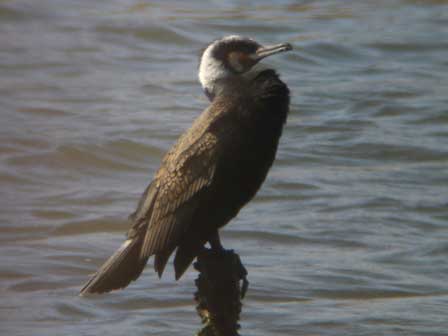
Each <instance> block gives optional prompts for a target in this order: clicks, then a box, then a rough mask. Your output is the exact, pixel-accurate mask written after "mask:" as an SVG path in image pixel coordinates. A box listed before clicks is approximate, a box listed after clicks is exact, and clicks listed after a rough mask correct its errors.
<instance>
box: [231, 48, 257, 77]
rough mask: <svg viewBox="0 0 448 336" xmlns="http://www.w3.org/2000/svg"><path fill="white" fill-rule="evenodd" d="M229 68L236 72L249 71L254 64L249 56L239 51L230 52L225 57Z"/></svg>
mask: <svg viewBox="0 0 448 336" xmlns="http://www.w3.org/2000/svg"><path fill="white" fill-rule="evenodd" d="M227 59H228V62H229V65H230V67H231V68H232V69H233V70H234V71H236V72H244V71H247V70H249V69H250V68H251V67H252V66H253V65H254V64H255V63H256V62H255V61H254V59H252V58H251V57H250V55H249V54H247V53H243V52H240V51H232V52H230V53H229V55H228V56H227Z"/></svg>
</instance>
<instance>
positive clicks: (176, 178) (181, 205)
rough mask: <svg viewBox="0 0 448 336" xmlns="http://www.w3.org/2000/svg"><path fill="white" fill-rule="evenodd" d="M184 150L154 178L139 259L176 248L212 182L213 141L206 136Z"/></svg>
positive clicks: (213, 164)
mask: <svg viewBox="0 0 448 336" xmlns="http://www.w3.org/2000/svg"><path fill="white" fill-rule="evenodd" d="M186 147H187V148H185V149H184V150H183V151H179V149H177V151H176V153H175V155H173V154H169V155H171V156H170V157H169V160H168V161H167V162H165V165H163V166H162V167H161V169H160V170H159V172H158V173H157V175H156V180H157V183H158V186H159V187H158V193H157V198H156V200H155V204H154V207H153V208H152V213H151V215H150V216H146V217H147V229H146V232H145V234H144V236H145V237H144V240H143V245H142V249H141V253H140V257H141V258H147V257H149V256H151V255H154V254H159V253H161V254H162V253H163V252H164V251H165V250H172V249H173V247H174V246H176V245H177V243H178V241H179V238H180V236H181V234H182V233H183V232H185V231H186V230H187V229H188V226H189V224H190V222H191V218H192V216H193V214H194V211H195V209H196V208H197V207H198V206H199V201H200V195H201V192H202V191H204V190H206V188H207V187H208V186H209V185H210V184H211V183H212V181H213V175H214V172H215V164H216V160H215V157H216V155H217V138H216V137H215V136H214V135H213V134H212V133H210V132H206V133H203V134H201V136H200V137H199V139H195V141H194V142H193V144H191V145H190V146H186ZM145 204H146V203H145V202H143V205H145ZM143 217H145V216H143ZM163 259H164V258H161V260H163Z"/></svg>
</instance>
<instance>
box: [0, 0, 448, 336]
mask: <svg viewBox="0 0 448 336" xmlns="http://www.w3.org/2000/svg"><path fill="white" fill-rule="evenodd" d="M447 27H448V2H447V1H441V0H438V1H436V0H432V1H410V0H409V1H405V0H401V1H398V0H394V1H362V2H359V1H343V2H342V1H278V2H270V1H256V2H255V1H254V2H238V1H231V0H226V1H215V2H211V3H210V4H207V5H204V4H203V2H201V1H189V2H181V1H177V2H176V1H170V2H166V1H154V2H138V1H128V0H121V1H89V2H88V3H87V2H85V1H79V0H73V1H64V2H58V1H50V0H42V1H24V0H17V1H14V0H11V1H0V32H1V34H0V42H1V43H0V73H1V77H0V113H1V114H0V116H1V125H0V184H1V189H0V193H1V194H0V196H1V200H2V202H1V203H0V242H1V244H0V291H1V295H2V300H1V303H0V331H1V334H2V335H3V334H5V335H8V334H10V335H50V336H51V335H58V336H60V335H101V334H108V335H125V334H132V335H193V334H194V333H195V331H196V330H197V329H198V326H199V319H198V317H197V316H196V313H195V310H194V303H193V295H192V293H193V292H194V290H195V288H194V284H193V280H194V278H195V277H196V274H195V272H194V270H192V269H190V270H189V272H188V273H187V274H186V275H185V276H184V277H183V278H182V280H181V281H179V282H175V281H174V280H173V272H172V267H171V266H170V267H168V269H167V272H166V274H165V276H164V278H163V279H162V280H158V279H157V276H156V275H155V273H154V272H153V271H152V268H151V267H147V270H146V271H145V272H144V274H143V275H142V276H141V278H140V279H139V281H138V282H136V283H133V284H132V285H131V286H129V288H128V289H126V290H125V291H120V292H116V293H112V294H109V295H103V296H93V297H89V298H80V297H78V296H77V294H78V291H79V289H80V287H81V285H82V284H83V283H84V282H85V281H86V280H87V278H88V277H89V274H91V273H92V272H94V271H95V269H96V268H97V267H98V266H99V265H100V264H101V263H102V262H103V261H104V260H105V258H107V257H108V256H109V255H110V254H111V253H112V252H113V250H114V249H115V248H116V247H117V246H118V245H119V244H120V242H121V241H122V240H123V237H124V233H125V231H126V229H127V223H126V218H127V216H128V214H129V213H131V212H132V211H133V210H134V207H135V206H136V203H137V200H138V198H139V196H140V194H141V193H142V192H143V189H144V187H145V185H146V184H147V183H149V182H150V181H151V178H152V175H153V173H154V172H155V170H156V169H157V167H158V165H159V162H160V159H161V157H162V155H163V153H164V152H165V151H166V150H167V149H168V148H169V147H170V146H171V144H172V143H173V142H174V141H175V140H176V138H177V137H178V135H179V134H180V133H181V132H182V131H184V130H185V129H187V128H188V127H189V125H190V124H191V122H192V120H193V119H194V118H195V117H196V116H197V115H198V114H199V113H200V111H202V109H203V108H204V107H205V106H207V101H206V99H205V97H204V96H203V94H202V92H201V90H200V87H199V85H198V83H197V80H196V71H197V59H198V54H199V50H201V48H203V47H204V46H205V45H206V44H207V43H208V42H209V41H211V40H213V39H215V38H218V37H221V36H223V35H227V34H241V35H247V36H251V37H254V38H256V39H257V40H258V41H260V42H262V43H279V42H285V41H288V42H290V43H292V44H293V45H294V47H295V51H294V52H291V53H288V54H282V55H281V56H277V57H274V58H272V59H271V60H269V62H270V64H272V65H273V66H275V67H276V68H277V69H278V70H279V72H280V73H281V75H282V78H283V79H284V81H285V82H287V83H288V85H289V87H290V89H291V92H292V104H291V113H290V117H289V120H288V124H287V126H286V128H285V131H284V135H283V138H282V140H281V144H280V149H279V152H278V156H277V161H276V163H275V165H274V167H273V169H272V171H271V173H270V175H269V177H268V179H267V181H266V183H265V184H264V186H263V188H262V190H261V191H260V192H259V194H258V196H257V197H256V199H255V200H254V201H253V202H252V203H251V204H250V205H249V206H247V207H246V208H245V209H244V210H243V211H242V212H241V213H240V215H239V216H238V217H237V218H236V219H235V220H234V221H232V223H231V224H230V225H229V226H227V227H226V228H225V229H224V231H223V241H224V244H225V246H226V247H227V248H232V249H235V250H236V251H237V252H238V253H239V254H240V255H241V257H242V260H243V262H244V263H245V265H246V267H247V269H248V271H249V280H250V282H251V286H250V289H249V292H248V296H247V298H246V300H245V304H244V308H243V316H242V327H243V329H242V334H244V335H353V336H359V335H372V336H373V335H375V336H376V335H431V336H435V335H446V334H447V328H448V322H447V311H448V281H447V278H448V262H447V260H448V196H447V194H448V192H447V191H448V108H447V106H448V98H447V97H448V79H447V78H448V77H447V75H446V74H447V73H448V61H447V60H448V40H447V38H446V37H447V34H448V28H447Z"/></svg>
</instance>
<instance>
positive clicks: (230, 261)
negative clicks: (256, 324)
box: [194, 249, 249, 336]
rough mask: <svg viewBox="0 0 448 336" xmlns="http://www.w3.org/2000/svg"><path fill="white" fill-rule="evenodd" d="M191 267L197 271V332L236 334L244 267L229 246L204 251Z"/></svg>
mask: <svg viewBox="0 0 448 336" xmlns="http://www.w3.org/2000/svg"><path fill="white" fill-rule="evenodd" d="M194 267H195V268H196V269H197V270H198V271H199V276H198V278H197V279H196V281H195V283H196V286H197V288H198V290H197V292H196V293H195V295H194V296H195V300H196V302H197V303H198V305H197V306H196V310H197V312H198V314H199V316H200V317H201V320H202V324H203V325H204V326H203V328H202V329H201V330H200V331H199V332H198V333H197V336H237V335H239V334H238V329H239V328H240V325H239V324H238V321H239V318H240V312H241V306H242V304H241V299H242V298H244V295H245V294H246V290H247V287H248V284H249V283H248V281H247V279H246V276H247V271H246V269H245V268H244V266H243V264H242V263H241V260H240V257H239V255H238V254H236V253H234V252H233V251H232V250H220V251H216V250H210V249H204V251H203V252H202V253H201V254H200V255H199V256H198V259H197V262H196V263H195V264H194Z"/></svg>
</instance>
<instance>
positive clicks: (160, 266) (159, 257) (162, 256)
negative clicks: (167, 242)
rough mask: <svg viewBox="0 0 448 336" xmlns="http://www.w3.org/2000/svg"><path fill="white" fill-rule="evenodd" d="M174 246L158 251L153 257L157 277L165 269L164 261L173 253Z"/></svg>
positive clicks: (160, 275)
mask: <svg viewBox="0 0 448 336" xmlns="http://www.w3.org/2000/svg"><path fill="white" fill-rule="evenodd" d="M173 251H174V248H171V249H167V250H165V251H163V252H158V253H157V254H156V255H155V257H154V270H155V271H156V272H157V274H158V275H159V278H161V277H162V274H163V271H164V270H165V266H166V263H167V262H168V259H169V258H170V256H171V254H172V253H173Z"/></svg>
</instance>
